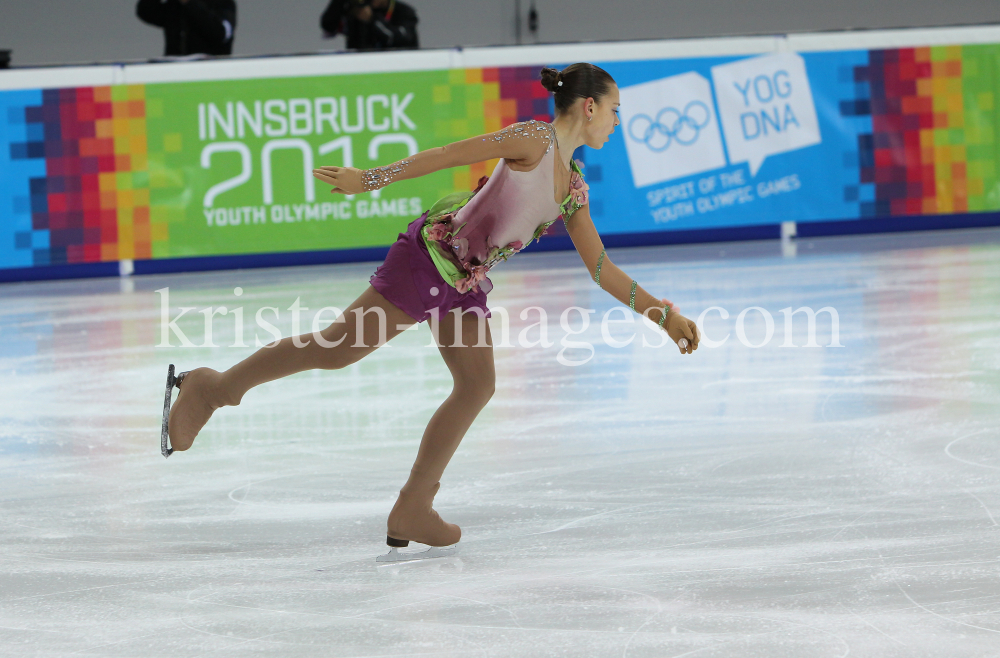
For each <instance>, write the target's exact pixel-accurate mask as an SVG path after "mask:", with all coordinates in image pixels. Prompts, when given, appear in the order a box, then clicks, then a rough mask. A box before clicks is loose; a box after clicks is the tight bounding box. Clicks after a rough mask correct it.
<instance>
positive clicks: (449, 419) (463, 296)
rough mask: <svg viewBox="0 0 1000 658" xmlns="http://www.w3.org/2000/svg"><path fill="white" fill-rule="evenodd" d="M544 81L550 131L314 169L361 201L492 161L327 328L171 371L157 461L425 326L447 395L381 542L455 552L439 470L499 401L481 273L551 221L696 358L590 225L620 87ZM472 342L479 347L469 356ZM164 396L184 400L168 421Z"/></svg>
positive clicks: (581, 68)
mask: <svg viewBox="0 0 1000 658" xmlns="http://www.w3.org/2000/svg"><path fill="white" fill-rule="evenodd" d="M541 83H542V85H543V86H544V87H545V88H546V89H548V90H549V91H550V92H552V93H553V94H554V96H555V99H554V100H555V108H556V113H555V120H554V121H553V122H552V123H551V124H549V123H545V122H542V121H526V122H523V123H516V124H513V125H511V126H508V127H506V128H504V129H502V130H500V131H497V132H495V133H490V134H486V135H480V136H479V137H473V138H470V139H466V140H463V141H460V142H455V143H453V144H448V145H447V146H442V147H439V148H433V149H429V150H426V151H422V152H420V153H417V154H416V155H413V156H411V157H409V158H406V159H405V160H400V161H399V162H395V163H393V164H390V165H387V166H384V167H376V168H374V169H368V170H359V169H355V168H353V167H320V168H319V169H316V170H315V171H314V172H313V174H314V175H315V177H316V178H318V179H319V180H321V181H323V182H325V183H329V184H330V185H332V186H333V189H332V192H334V193H337V194H360V193H362V192H370V191H372V190H377V189H380V188H382V187H385V186H386V185H389V184H390V183H392V182H394V181H398V180H405V179H409V178H417V177H419V176H424V175H426V174H429V173H431V172H434V171H439V170H441V169H446V168H449V167H459V166H463V165H471V164H473V163H477V162H483V161H485V160H489V159H493V158H499V159H500V161H499V163H498V164H497V166H496V168H495V169H494V170H493V175H492V176H490V177H489V179H488V180H487V179H485V177H484V179H483V180H481V181H480V187H479V188H478V189H477V190H476V191H474V192H465V193H456V194H453V195H451V196H448V197H445V198H444V199H442V200H440V201H438V202H437V203H435V204H434V206H432V207H431V209H430V210H428V211H427V212H425V213H424V214H423V215H421V216H420V217H418V218H417V219H415V220H414V221H413V222H411V223H410V225H409V227H408V228H407V230H406V232H405V233H401V234H400V235H399V238H398V239H397V240H396V242H395V243H394V244H393V245H392V247H391V248H390V249H389V253H388V255H387V256H386V259H385V262H384V263H383V264H382V265H381V266H379V267H378V269H376V271H375V273H374V274H373V275H372V277H371V280H370V283H371V285H370V287H369V288H368V289H366V290H365V291H364V292H363V293H361V296H360V297H358V298H357V299H356V300H355V301H354V302H353V303H352V304H351V305H350V306H349V307H348V308H347V309H346V310H345V311H344V313H343V314H342V315H341V316H339V317H338V318H337V319H336V320H335V321H334V322H333V323H332V324H331V325H330V326H328V327H327V328H326V329H324V330H322V331H320V332H317V333H314V334H303V335H301V336H294V337H289V338H283V339H281V340H279V341H276V342H274V343H271V344H270V345H267V346H266V347H263V348H261V349H259V350H258V351H257V352H256V353H254V354H253V355H251V356H250V357H248V358H247V359H245V360H243V361H241V362H240V363H237V364H236V365H234V366H233V367H232V368H230V369H229V370H227V371H225V372H221V373H220V372H217V371H215V370H212V369H210V368H198V369H196V370H192V371H190V372H187V373H182V374H181V375H178V376H177V378H176V380H174V378H173V376H172V366H171V372H170V374H169V375H168V382H167V400H166V402H165V404H164V416H165V418H164V428H163V429H164V434H163V439H162V440H163V448H164V454H165V455H167V454H169V453H170V452H171V450H170V449H168V448H167V445H166V440H167V436H168V435H169V439H170V443H171V444H172V446H173V450H187V449H188V448H190V447H191V444H192V442H193V441H194V439H195V437H196V436H197V435H198V432H199V431H201V428H202V427H204V425H205V423H207V422H208V420H209V418H210V417H211V415H212V412H214V411H215V410H216V409H218V408H219V407H224V406H227V405H238V404H239V403H240V400H242V399H243V396H244V395H245V394H246V392H247V391H249V390H250V389H251V388H253V387H254V386H257V385H259V384H263V383H264V382H269V381H273V380H275V379H280V378H281V377H287V376H288V375H292V374H295V373H298V372H302V371H304V370H311V369H314V368H322V369H325V370H336V369H339V368H345V367H347V366H349V365H351V364H352V363H355V362H357V361H359V360H360V359H362V358H364V357H365V356H366V355H367V354H370V353H371V352H372V351H374V350H375V349H376V348H377V347H379V346H380V345H382V344H384V343H385V342H386V341H388V340H391V339H392V338H393V337H394V336H396V335H397V334H399V333H400V332H401V331H403V330H405V329H406V328H407V327H409V326H412V325H413V324H414V323H418V322H423V321H424V320H427V321H428V323H429V325H430V328H431V331H432V333H433V335H434V339H435V341H436V343H437V345H438V349H439V350H440V352H441V356H442V358H444V362H445V364H446V365H447V366H448V369H449V370H450V371H451V374H452V377H453V378H454V388H453V389H452V391H451V394H450V395H449V396H448V398H447V399H446V400H445V401H444V402H443V403H442V404H441V406H440V407H439V408H438V410H437V411H436V412H435V413H434V415H433V416H432V417H431V419H430V422H429V423H428V424H427V428H426V429H425V430H424V434H423V438H422V439H421V441H420V447H419V450H418V452H417V457H416V461H415V462H414V464H413V468H412V469H411V470H410V476H409V479H408V480H407V481H406V483H405V484H404V485H403V487H402V489H400V492H399V497H398V499H397V500H396V503H395V505H394V506H393V508H392V511H391V512H390V513H389V519H388V523H387V533H386V534H387V543H388V544H389V546H391V547H394V548H393V549H392V551H390V554H391V553H393V552H395V547H400V546H406V545H407V544H408V542H410V541H413V542H418V543H421V544H426V545H428V546H431V547H444V546H451V545H453V544H456V543H457V542H458V541H459V538H460V537H461V535H462V531H461V530H460V529H459V527H458V526H457V525H455V524H452V523H446V522H445V521H444V520H442V519H441V517H440V516H438V514H437V512H435V511H434V509H433V507H432V503H433V500H434V496H435V494H436V493H437V491H438V488H439V487H440V480H441V476H442V474H443V473H444V470H445V467H446V466H447V465H448V462H449V460H450V459H451V457H452V455H453V454H454V453H455V449H456V448H458V444H459V443H460V442H461V441H462V437H463V436H465V433H466V432H467V431H468V429H469V427H470V426H471V425H472V422H473V420H475V418H476V416H477V415H478V414H479V412H480V411H481V410H482V409H483V407H484V406H485V405H486V403H487V402H488V401H489V400H490V398H491V397H492V395H493V391H494V383H495V376H496V375H495V371H494V364H493V346H492V338H491V335H490V329H489V323H488V322H486V318H488V317H490V312H489V310H488V308H487V307H486V293H488V292H489V291H490V290H491V289H492V287H493V285H492V282H491V281H490V280H489V279H488V278H487V277H486V273H487V272H488V271H489V269H490V268H491V267H493V266H494V265H496V264H497V263H499V262H500V261H503V260H506V259H507V258H509V257H510V256H512V255H513V254H515V253H517V252H518V251H520V250H521V249H522V248H523V247H524V246H525V245H527V244H529V243H530V242H531V241H532V240H533V239H538V238H539V237H540V236H541V234H542V233H543V232H544V231H545V229H546V228H547V227H548V226H549V225H551V224H552V223H553V222H555V221H556V220H557V219H562V220H563V222H565V224H566V230H567V232H568V233H569V236H570V238H571V239H572V241H573V245H574V246H575V247H576V250H577V251H578V252H579V254H580V257H581V258H582V259H583V262H584V265H585V266H586V267H587V269H588V271H589V272H590V275H591V278H592V279H593V280H594V281H595V282H596V283H597V285H598V286H600V287H601V288H602V289H604V290H606V291H607V292H608V293H609V294H610V295H611V296H612V297H614V298H615V299H617V300H618V301H620V302H622V303H623V304H628V305H629V308H631V309H632V310H633V311H636V312H637V313H641V314H643V315H644V316H645V317H646V318H648V319H650V320H652V321H655V322H656V323H657V325H658V326H659V327H660V328H661V329H662V330H665V331H666V332H667V334H668V335H669V336H670V338H671V339H672V340H673V341H674V342H675V343H677V345H678V347H679V348H680V351H681V353H682V354H691V353H692V352H693V351H694V350H696V349H698V341H699V336H698V330H697V327H696V326H695V323H694V322H692V321H691V320H689V319H687V318H685V317H683V316H682V315H680V314H679V313H678V312H677V310H676V309H674V308H673V307H672V305H671V304H670V302H668V301H667V300H661V299H658V298H656V297H654V296H653V295H651V294H650V293H648V292H646V291H645V290H644V289H642V288H641V287H639V286H638V285H637V284H636V282H635V281H634V280H632V279H631V278H630V277H629V276H628V275H627V274H625V272H623V271H622V270H620V269H619V268H618V267H617V266H615V264H614V263H612V262H611V261H610V260H609V259H608V258H606V257H605V253H604V247H603V244H602V243H601V238H600V236H599V235H598V234H597V230H596V229H595V228H594V223H593V221H592V219H591V217H590V209H589V206H588V205H587V185H586V183H585V182H584V179H583V175H582V173H581V171H580V168H579V166H578V165H577V164H576V162H575V161H573V160H572V154H573V152H574V151H575V150H576V149H577V148H578V147H579V146H581V145H586V146H589V147H591V148H595V149H599V148H601V147H602V146H604V144H605V143H606V142H607V141H608V139H609V137H610V136H611V134H612V133H613V132H614V130H615V127H616V126H617V125H618V124H619V120H618V111H617V110H618V106H619V104H620V103H619V95H618V87H617V85H616V84H615V81H614V80H613V79H612V78H611V76H610V75H608V73H607V72H605V71H604V70H602V69H600V68H598V67H596V66H593V65H592V64H573V65H571V66H568V67H566V68H565V69H563V70H562V71H557V70H555V69H551V68H543V69H542V70H541ZM484 181H485V183H484ZM453 310H454V311H455V312H451V311H453ZM350 316H353V319H354V321H353V322H352V321H350V320H349V319H348V318H349V317H350ZM372 316H374V317H375V318H376V319H377V322H376V321H373V318H372ZM473 336H475V337H476V338H478V342H477V343H476V344H471V340H472V338H471V337H473ZM456 341H457V342H456ZM467 343H469V344H467ZM172 385H176V386H177V387H178V388H179V389H180V393H178V397H177V400H176V403H175V404H174V406H173V408H172V409H171V408H169V394H170V392H171V390H172ZM168 409H169V418H167V412H168ZM168 421H169V423H168Z"/></svg>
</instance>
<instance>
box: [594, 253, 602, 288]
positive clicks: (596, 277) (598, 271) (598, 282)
mask: <svg viewBox="0 0 1000 658" xmlns="http://www.w3.org/2000/svg"><path fill="white" fill-rule="evenodd" d="M602 264H604V252H603V251H602V252H601V255H600V256H599V257H598V259H597V273H596V274H595V276H594V281H597V287H598V288H601V289H602V290H603V288H602V287H601V265H602Z"/></svg>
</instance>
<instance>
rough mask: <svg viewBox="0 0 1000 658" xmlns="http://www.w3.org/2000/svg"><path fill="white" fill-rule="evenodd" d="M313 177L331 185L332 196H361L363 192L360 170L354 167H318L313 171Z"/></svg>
mask: <svg viewBox="0 0 1000 658" xmlns="http://www.w3.org/2000/svg"><path fill="white" fill-rule="evenodd" d="M313 176H315V177H316V178H318V179H319V180H321V181H323V182H324V183H327V184H328V185H333V189H332V190H330V192H331V193H333V194H361V193H362V192H364V191H365V184H364V181H363V180H362V179H361V170H360V169H357V168H355V167H320V168H319V169H313Z"/></svg>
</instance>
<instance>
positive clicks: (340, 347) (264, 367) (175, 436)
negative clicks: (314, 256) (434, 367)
mask: <svg viewBox="0 0 1000 658" xmlns="http://www.w3.org/2000/svg"><path fill="white" fill-rule="evenodd" d="M383 318H384V321H383ZM414 323H415V321H414V319H413V318H411V317H410V316H409V315H407V314H406V313H405V312H403V311H402V310H400V309H399V308H398V307H397V306H396V305H395V304H393V303H392V302H390V301H389V300H387V299H386V298H385V297H383V296H382V295H381V294H379V293H378V291H376V290H375V289H374V288H372V287H370V286H369V287H368V289H367V290H365V291H364V292H363V293H361V296H360V297H358V298H357V299H356V300H355V301H354V302H353V303H352V304H351V305H350V306H348V307H347V309H346V310H345V311H344V314H343V315H341V316H340V317H339V318H337V320H335V321H334V322H333V323H332V324H331V325H329V326H328V327H327V328H326V329H324V330H323V331H321V332H320V336H319V339H317V338H316V337H315V336H313V335H312V334H303V335H301V336H293V337H289V338H283V339H281V340H279V341H277V342H275V343H271V344H270V345H268V346H266V347H262V348H261V349H259V350H257V351H256V352H255V353H253V354H252V355H250V356H249V357H247V358H246V359H244V360H243V361H241V362H239V363H237V364H236V365H234V366H233V367H232V368H230V369H229V370H227V371H225V372H223V373H219V372H216V371H215V370H211V369H210V368H198V369H196V370H192V371H191V372H190V373H188V375H187V376H186V377H185V378H184V380H183V382H182V383H181V392H180V394H179V395H178V396H177V401H176V402H175V403H174V406H173V408H172V409H171V410H170V420H169V430H170V443H171V446H172V447H173V449H174V450H175V451H177V450H187V449H188V448H190V447H191V444H192V443H193V442H194V439H195V437H196V436H197V435H198V432H200V431H201V428H202V427H204V425H205V423H207V422H208V419H209V418H210V417H211V415H212V412H213V411H215V409H218V408H219V407H223V406H229V405H237V404H239V403H240V401H241V400H242V399H243V396H244V395H245V394H246V392H247V391H249V390H250V389H251V388H253V387H254V386H257V385H258V384H263V383H265V382H269V381H273V380H275V379H280V378H282V377H287V376H288V375H293V374H295V373H298V372H303V371H305V370H313V369H316V368H319V369H324V370H336V369H339V368H344V367H346V366H349V365H351V364H352V363H356V362H357V361H360V360H361V359H362V358H364V357H365V356H367V355H368V354H371V353H372V352H373V351H375V349H377V348H378V347H379V346H380V345H383V344H384V343H385V342H388V341H389V340H391V339H392V338H393V337H395V336H397V335H398V334H399V333H400V332H402V331H404V330H405V329H406V328H407V327H409V326H411V325H413V324H414ZM359 325H360V327H359Z"/></svg>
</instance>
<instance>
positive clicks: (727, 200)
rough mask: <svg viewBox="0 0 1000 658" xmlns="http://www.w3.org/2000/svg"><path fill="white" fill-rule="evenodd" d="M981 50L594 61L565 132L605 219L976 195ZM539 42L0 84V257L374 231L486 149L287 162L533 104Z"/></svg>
mask: <svg viewBox="0 0 1000 658" xmlns="http://www.w3.org/2000/svg"><path fill="white" fill-rule="evenodd" d="M998 59H1000V45H989V44H988V45H965V46H939V47H927V48H902V49H892V50H875V51H868V50H857V51H838V52H812V53H802V54H799V53H794V52H773V53H768V54H764V55H759V54H758V55H753V56H726V57H705V58H697V59H662V60H642V61H614V62H603V63H602V62H599V61H598V62H595V63H596V64H598V65H600V66H602V68H605V69H606V70H607V71H608V72H609V73H611V75H612V76H613V77H614V78H615V79H616V81H617V82H618V85H619V88H620V90H621V101H622V106H621V126H620V127H619V128H618V129H617V130H616V132H615V134H614V135H613V136H612V138H611V140H610V142H609V143H607V144H606V145H605V146H604V148H603V149H600V150H590V149H581V150H580V151H579V152H578V154H577V157H578V158H579V159H581V160H582V162H583V163H584V170H583V171H584V175H585V176H586V178H587V181H588V183H589V185H590V190H591V196H590V198H591V202H590V204H591V214H592V216H593V217H594V221H595V224H596V225H597V228H598V230H599V231H600V232H601V233H602V234H619V235H628V234H631V233H636V234H638V233H643V234H648V233H650V232H655V231H677V230H691V229H725V228H729V227H741V226H759V225H774V224H779V223H781V222H783V221H796V222H816V221H831V220H838V221H839V220H864V219H866V218H886V217H898V216H917V215H941V214H949V213H970V212H980V211H994V210H997V209H998V208H1000V185H998V183H1000V181H998V177H997V164H998V159H1000V150H998V148H997V141H996V140H997V136H996V133H997V127H998V124H1000V113H998V112H997V110H996V108H995V99H996V93H997V86H998V77H997V73H998V70H997V64H998ZM542 64H549V65H552V64H553V63H551V62H547V63H545V62H540V63H539V65H538V66H517V67H498V68H459V69H450V70H430V71H408V72H383V73H366V74H346V75H328V76H315V75H314V76H307V77H282V78H269V79H238V80H221V81H218V80H216V81H188V82H166V83H156V84H146V85H112V86H98V87H79V88H63V89H36V90H18V91H2V92H0V168H2V172H3V175H2V177H0V268H7V269H11V268H32V267H40V266H49V265H65V264H77V263H101V262H111V261H119V260H125V259H138V260H144V259H170V258H186V257H197V256H207V257H212V256H227V255H240V254H243V255H249V254H270V253H289V252H299V251H318V250H344V249H358V248H365V247H380V246H387V245H389V244H391V243H392V241H393V240H395V238H396V235H397V234H398V233H399V232H400V231H402V230H403V229H404V227H405V226H406V224H407V223H408V222H409V221H410V220H411V219H412V218H414V217H416V216H417V215H419V214H420V213H421V212H422V211H423V210H425V209H427V208H428V207H429V206H430V205H431V204H432V203H433V202H434V201H435V200H436V199H438V198H440V197H441V196H444V195H445V194H448V193H450V192H452V191H455V190H459V189H471V188H474V187H475V185H476V181H477V180H478V179H479V177H480V176H483V175H488V174H489V173H490V171H492V168H493V166H494V165H495V162H490V163H480V164H477V165H474V166H471V167H461V168H458V169H454V170H448V171H441V172H437V173H434V174H432V175H429V176H426V177H424V178H421V179H418V180H410V181H401V182H399V183H396V184H393V185H391V186H389V187H388V188H386V189H384V190H381V191H379V192H372V193H365V194H359V195H355V196H353V197H347V198H345V197H343V196H339V195H337V196H334V195H331V194H329V189H328V187H327V186H325V185H322V184H320V183H319V182H318V181H315V180H314V179H313V177H312V176H311V174H310V171H311V170H312V169H313V168H314V167H315V166H318V165H321V164H343V165H349V166H355V167H360V168H369V167H373V166H376V165H382V164H387V163H389V162H392V161H395V160H398V159H401V158H403V157H406V156H408V155H412V154H413V153H415V152H417V151H420V150H424V149H428V148H431V147H435V146H441V145H443V144H447V143H449V142H452V141H456V140H459V139H463V138H466V137H470V136H473V135H477V134H480V133H484V132H490V131H494V130H498V129H500V128H501V127H503V126H505V125H509V124H511V123H514V122H515V121H522V120H525V119H532V118H535V119H542V120H551V118H552V114H551V113H552V103H551V99H550V98H549V95H548V93H547V92H546V91H545V90H544V89H543V88H542V87H541V85H540V84H539V83H538V82H537V76H538V69H539V66H540V65H542ZM564 64H565V63H564ZM564 64H563V65H564ZM556 65H559V64H558V63H557V64H556ZM556 226H557V225H554V228H556Z"/></svg>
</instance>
